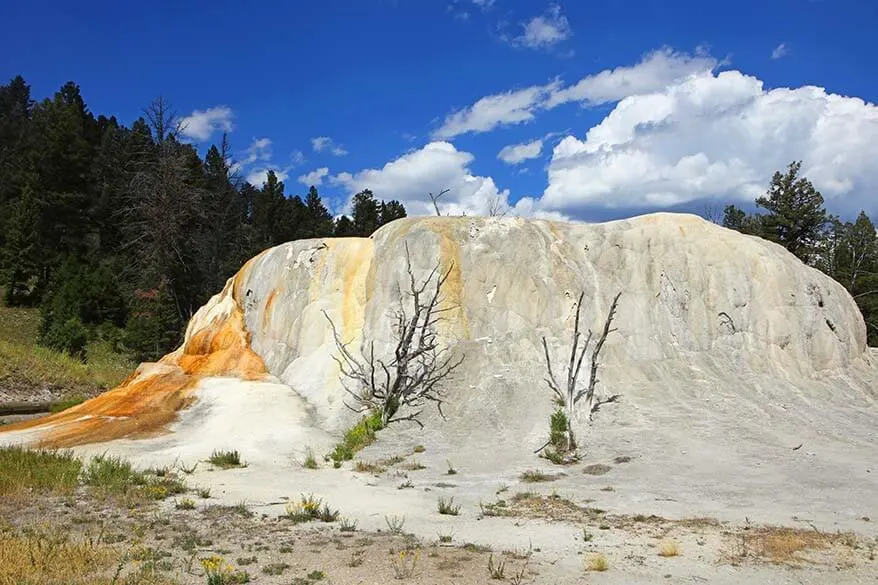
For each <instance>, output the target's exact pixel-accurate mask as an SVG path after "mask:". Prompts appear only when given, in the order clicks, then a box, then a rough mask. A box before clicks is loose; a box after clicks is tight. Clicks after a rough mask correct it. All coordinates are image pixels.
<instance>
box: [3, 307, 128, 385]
mask: <svg viewBox="0 0 878 585" xmlns="http://www.w3.org/2000/svg"><path fill="white" fill-rule="evenodd" d="M0 323H3V327H0V380H2V381H3V384H4V386H5V387H7V388H10V389H13V390H17V391H20V392H22V393H26V392H28V391H30V390H32V389H33V390H36V389H42V388H45V387H46V386H52V387H56V388H64V389H65V391H66V392H67V393H68V394H69V395H70V396H77V395H84V396H90V395H93V394H96V393H98V392H100V391H101V390H106V389H107V388H113V387H114V386H118V385H119V384H120V383H121V382H122V381H123V380H124V379H125V378H126V377H127V376H128V374H130V373H131V372H132V371H133V370H134V368H135V367H136V366H137V364H136V363H135V362H134V361H133V360H132V359H131V358H130V356H127V355H124V354H120V353H118V352H116V351H114V350H113V348H112V346H111V344H110V343H108V342H106V341H95V342H93V343H89V344H88V346H86V356H87V357H86V360H85V362H82V361H81V360H79V359H77V358H75V357H71V356H69V355H67V354H64V353H61V352H58V351H54V350H51V349H48V348H46V347H43V346H40V345H37V337H38V333H39V327H40V310H39V309H37V308H21V307H7V306H4V305H2V304H0Z"/></svg>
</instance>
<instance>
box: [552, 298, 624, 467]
mask: <svg viewBox="0 0 878 585" xmlns="http://www.w3.org/2000/svg"><path fill="white" fill-rule="evenodd" d="M584 295H585V293H581V294H580V295H579V300H578V301H577V303H576V321H575V324H574V329H573V343H572V344H571V347H570V361H569V363H568V365H567V380H566V384H565V385H564V387H562V386H561V384H559V383H558V380H557V378H556V377H555V372H554V370H553V369H552V360H551V358H550V357H549V345H548V343H546V338H545V337H543V351H544V353H545V356H546V369H547V370H548V372H549V377H548V378H546V384H548V385H549V388H551V389H552V391H553V392H554V393H555V400H556V402H557V403H558V405H559V406H561V407H562V408H564V413H565V415H566V417H567V430H566V437H565V445H562V446H561V447H563V449H564V450H566V451H573V450H575V449H576V440H575V438H574V436H573V414H574V411H575V409H576V406H577V405H578V404H579V402H580V401H581V400H582V399H585V407H586V411H587V412H588V416H589V418H590V417H591V415H592V414H593V413H595V412H597V411H598V409H599V408H600V407H601V406H602V405H604V404H608V403H610V402H616V401H617V400H618V399H619V397H620V395H619V394H613V395H611V396H609V397H607V398H604V399H597V400H596V399H595V387H596V386H597V383H598V365H599V363H600V356H601V349H603V347H604V342H606V340H607V336H608V335H609V334H610V333H612V332H613V331H615V329H612V328H611V327H612V324H613V317H615V316H616V308H617V306H618V304H619V297H620V296H622V293H621V292H619V293H618V294H616V296H615V297H614V298H613V302H612V304H611V305H610V311H609V313H608V314H607V320H606V321H605V322H604V328H603V331H602V332H601V336H600V337H599V338H598V340H597V343H595V345H594V349H592V351H591V370H590V372H589V377H588V386H586V387H584V388H578V387H577V380H578V378H579V372H580V370H581V369H582V361H583V359H584V358H585V354H586V353H587V352H588V349H589V345H591V341H592V332H591V329H589V330H588V335H586V338H585V342H584V343H582V344H581V346H580V341H581V337H582V333H581V332H580V330H579V321H580V317H581V315H582V298H583V296H584ZM548 444H549V443H546V445H543V447H540V449H538V451H540V450H542V449H543V448H545V447H546V446H547V445H548Z"/></svg>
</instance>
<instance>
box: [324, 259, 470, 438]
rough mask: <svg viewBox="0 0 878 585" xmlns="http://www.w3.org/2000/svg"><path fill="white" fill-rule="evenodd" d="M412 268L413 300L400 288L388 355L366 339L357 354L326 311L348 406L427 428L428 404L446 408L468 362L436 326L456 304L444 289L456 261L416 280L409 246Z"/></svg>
mask: <svg viewBox="0 0 878 585" xmlns="http://www.w3.org/2000/svg"><path fill="white" fill-rule="evenodd" d="M405 261H406V272H407V274H408V283H407V286H408V291H407V292H406V293H405V295H406V296H408V297H409V299H408V302H406V299H405V298H403V293H402V291H401V290H400V305H399V308H398V309H397V310H396V311H395V312H394V314H393V319H392V322H391V325H390V326H391V328H392V330H393V336H394V338H395V339H396V347H395V348H394V351H393V355H392V356H389V357H387V358H378V357H376V356H375V342H374V341H368V342H366V341H365V340H364V342H363V345H362V347H363V351H361V352H360V353H361V355H362V357H357V356H355V355H354V353H353V352H352V351H351V349H350V348H349V347H348V346H349V344H348V343H344V342H343V341H342V339H341V337H340V335H339V333H338V330H337V329H336V327H335V324H334V323H333V322H332V319H331V318H330V317H329V315H327V314H326V312H325V311H324V312H323V314H324V315H325V316H326V318H327V319H328V320H329V324H330V326H331V327H332V335H333V339H334V340H335V345H336V348H337V349H338V355H337V356H333V359H334V360H335V361H336V363H337V364H338V366H339V369H340V370H341V375H342V386H343V387H344V389H345V391H347V393H348V394H349V395H350V397H351V398H352V399H353V404H351V403H349V402H347V401H346V402H345V406H347V407H348V408H350V409H351V410H353V411H354V412H357V413H372V412H378V413H380V414H381V423H382V427H385V426H387V425H389V424H391V423H394V422H399V421H404V420H408V421H412V422H415V423H417V424H418V425H419V426H420V427H422V428H423V426H424V425H423V424H422V423H421V421H420V420H419V417H420V415H421V413H422V412H423V411H424V407H425V406H426V405H427V404H429V403H430V402H432V403H434V404H435V405H436V408H437V409H438V410H439V415H440V416H442V418H443V419H444V418H445V414H444V413H443V412H442V404H443V394H444V392H443V388H442V385H443V383H444V382H445V381H446V380H447V379H448V378H449V377H450V376H451V375H452V373H453V372H454V370H456V369H457V368H458V367H459V366H460V364H461V363H462V362H463V356H462V355H461V356H459V357H458V358H455V357H454V356H452V355H451V353H450V351H449V349H448V348H447V347H445V346H441V345H440V343H439V340H438V338H437V333H436V324H437V323H438V322H439V320H440V319H441V315H442V313H444V312H446V311H447V310H449V309H451V308H453V307H447V306H444V302H443V301H444V297H443V295H442V287H443V286H444V285H445V282H446V281H447V280H448V277H449V275H450V274H451V270H452V268H453V264H452V265H451V266H449V268H448V270H446V271H445V272H440V266H439V264H438V263H437V264H436V265H435V266H434V267H433V269H432V270H431V271H430V273H429V275H428V276H427V278H426V279H424V280H423V281H418V280H417V279H416V278H415V274H414V271H413V270H412V263H411V258H410V257H409V250H408V245H406V247H405Z"/></svg>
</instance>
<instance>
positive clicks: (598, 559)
mask: <svg viewBox="0 0 878 585" xmlns="http://www.w3.org/2000/svg"><path fill="white" fill-rule="evenodd" d="M609 568H610V561H608V560H607V557H606V556H604V555H603V554H600V553H598V554H594V555H591V556H590V557H589V558H588V560H587V561H586V563H585V570H586V571H597V572H600V573H602V572H604V571H606V570H607V569H609Z"/></svg>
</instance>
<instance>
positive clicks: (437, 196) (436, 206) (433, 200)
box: [429, 189, 450, 217]
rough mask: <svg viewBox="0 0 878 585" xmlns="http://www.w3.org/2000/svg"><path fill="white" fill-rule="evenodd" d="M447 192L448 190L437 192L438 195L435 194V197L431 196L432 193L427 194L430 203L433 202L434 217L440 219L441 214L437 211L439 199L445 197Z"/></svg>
mask: <svg viewBox="0 0 878 585" xmlns="http://www.w3.org/2000/svg"><path fill="white" fill-rule="evenodd" d="M449 191H450V189H442V190H441V191H439V193H437V194H436V195H433V193H430V194H429V195H430V201H432V202H433V209H435V210H436V215H438V216H439V217H442V213H441V212H440V211H439V199H440V198H441V197H442V196H443V195H445V194H446V193H448V192H449Z"/></svg>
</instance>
